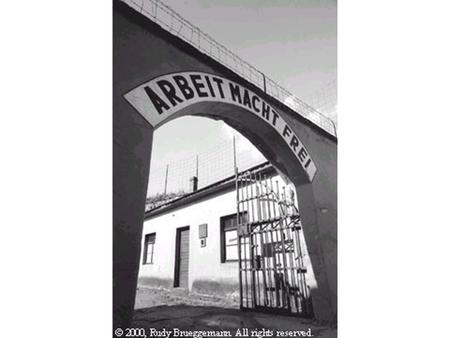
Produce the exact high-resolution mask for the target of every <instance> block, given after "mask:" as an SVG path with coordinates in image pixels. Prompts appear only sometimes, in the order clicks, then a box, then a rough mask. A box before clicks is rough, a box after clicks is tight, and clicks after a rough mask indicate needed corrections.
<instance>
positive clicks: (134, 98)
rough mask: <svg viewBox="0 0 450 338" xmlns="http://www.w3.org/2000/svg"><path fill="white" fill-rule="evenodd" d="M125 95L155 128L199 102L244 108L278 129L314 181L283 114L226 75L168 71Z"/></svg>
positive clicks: (310, 166)
mask: <svg viewBox="0 0 450 338" xmlns="http://www.w3.org/2000/svg"><path fill="white" fill-rule="evenodd" d="M124 97H125V99H126V100H127V101H128V102H129V103H130V104H131V105H132V106H133V107H134V108H135V109H136V110H137V111H138V112H139V113H140V114H141V115H142V116H143V117H144V118H145V119H146V120H147V121H148V122H149V123H150V124H151V125H152V126H153V127H157V126H159V125H161V124H163V123H164V121H165V120H167V119H168V118H169V117H170V116H172V115H173V114H175V113H176V112H178V111H180V110H182V109H184V108H187V107H188V106H190V105H193V104H196V103H199V102H222V103H228V104H232V105H235V106H238V107H241V108H244V109H245V110H247V111H249V112H251V113H252V114H254V115H256V116H258V117H259V118H261V119H262V120H263V121H265V122H266V123H267V124H269V125H270V126H271V127H272V128H274V129H275V130H276V131H277V133H278V134H279V135H280V136H281V137H282V138H283V140H284V141H285V142H286V144H287V145H288V147H289V149H290V150H291V151H292V152H293V153H294V154H295V157H296V158H297V159H298V161H299V162H300V164H301V166H302V167H303V169H304V170H305V171H306V173H307V174H308V177H309V180H310V181H312V180H313V178H314V175H315V173H316V171H317V167H316V165H315V164H314V162H313V160H312V159H311V156H310V155H309V152H308V151H307V150H306V148H305V146H304V145H303V143H302V142H301V141H300V138H299V137H298V135H296V134H295V132H294V131H293V130H294V129H293V128H292V127H291V126H289V125H288V124H287V122H286V121H285V120H284V119H283V118H282V117H281V116H280V114H279V113H278V112H277V111H276V110H275V109H274V108H273V107H272V106H271V105H269V104H268V103H267V102H266V101H265V100H264V99H263V98H261V97H260V96H259V95H257V94H255V93H254V92H253V91H251V90H249V89H247V88H246V87H244V86H241V85H240V84H238V83H236V82H233V81H230V80H228V79H226V78H223V77H220V76H218V75H215V74H208V73H203V72H180V73H172V74H166V75H162V76H159V77H157V78H155V79H152V80H150V81H148V82H146V83H143V84H141V85H140V86H138V87H136V88H134V89H132V90H131V91H129V92H128V93H126V94H125V95H124Z"/></svg>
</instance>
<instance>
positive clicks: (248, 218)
mask: <svg viewBox="0 0 450 338" xmlns="http://www.w3.org/2000/svg"><path fill="white" fill-rule="evenodd" d="M236 202H237V228H238V229H237V232H238V259H239V290H240V306H241V308H242V309H253V310H259V311H269V312H279V313H285V314H296V315H301V316H305V317H310V316H312V305H311V301H310V295H309V288H308V285H307V282H306V272H307V270H306V267H305V264H304V257H305V250H304V249H303V248H302V245H303V244H302V240H301V239H302V238H303V234H302V229H301V222H300V215H299V212H298V209H297V208H296V206H295V201H294V195H293V193H291V195H290V196H287V192H286V187H284V186H283V187H282V188H280V186H279V183H278V181H276V182H275V184H273V179H272V178H271V177H267V176H266V175H261V173H254V172H249V171H247V172H245V173H238V172H237V171H236Z"/></svg>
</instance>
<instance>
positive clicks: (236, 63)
mask: <svg viewBox="0 0 450 338" xmlns="http://www.w3.org/2000/svg"><path fill="white" fill-rule="evenodd" d="M121 1H122V2H125V3H127V4H128V5H129V6H130V7H132V8H133V9H135V10H136V11H138V12H139V13H141V14H143V15H144V16H146V17H147V18H149V19H150V20H152V21H153V22H155V23H157V24H158V25H160V26H161V27H162V28H164V29H166V30H167V31H168V32H169V33H171V34H173V35H175V36H178V37H179V38H181V39H183V40H184V41H186V42H188V43H189V44H191V45H192V46H194V47H195V48H197V49H198V50H200V51H202V52H203V53H205V54H207V55H208V56H210V57H211V58H213V59H214V60H216V61H218V62H219V63H221V64H223V65H225V66H226V67H228V68H230V69H232V70H233V71H234V72H236V73H237V74H239V75H240V76H242V77H243V78H244V79H246V80H247V81H249V82H251V83H253V84H254V85H256V86H257V87H259V88H260V89H262V90H263V91H264V92H266V93H267V94H268V95H270V96H272V97H274V98H276V99H277V100H278V101H280V102H281V103H283V104H284V105H286V106H288V107H290V108H291V109H292V110H294V111H296V112H297V113H299V114H300V115H302V116H303V117H304V118H306V119H308V120H310V121H311V122H313V123H314V124H316V125H317V126H319V127H321V128H322V129H324V130H325V131H327V132H328V133H330V134H332V135H334V136H337V135H336V127H335V124H334V122H333V120H331V119H330V118H328V117H327V116H325V115H324V114H322V113H321V112H320V111H318V110H317V109H315V108H313V107H312V106H310V105H309V104H307V103H306V102H304V101H302V100H300V99H299V98H298V97H296V96H295V95H293V94H292V93H290V92H289V91H288V90H286V89H285V88H283V87H281V86H280V85H279V84H277V83H276V82H275V81H274V80H272V79H271V78H269V77H268V76H266V75H265V74H264V73H263V72H261V71H260V70H258V69H256V68H255V67H254V66H252V65H250V64H249V63H248V62H246V61H244V60H243V59H242V58H240V57H239V56H238V55H236V54H235V53H233V52H232V51H230V50H229V49H228V48H227V47H225V46H224V45H222V44H220V43H218V42H217V41H216V40H214V39H213V38H212V37H211V36H209V35H208V34H207V33H205V32H203V31H202V30H200V28H198V27H197V26H194V25H193V24H192V23H190V22H189V21H188V20H186V19H184V18H183V17H182V16H181V15H180V14H178V13H177V12H175V11H174V10H173V9H172V8H171V7H169V6H168V5H166V4H164V3H162V2H161V1H159V0H121Z"/></svg>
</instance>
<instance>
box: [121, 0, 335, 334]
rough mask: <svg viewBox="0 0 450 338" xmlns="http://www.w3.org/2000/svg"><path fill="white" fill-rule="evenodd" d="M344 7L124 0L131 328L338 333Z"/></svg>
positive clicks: (124, 189)
mask: <svg viewBox="0 0 450 338" xmlns="http://www.w3.org/2000/svg"><path fill="white" fill-rule="evenodd" d="M336 6H337V4H336V1H333V0H330V1H315V0H313V1H276V2H273V1H154V0H144V1H140V0H126V1H114V8H113V27H114V32H113V53H114V55H113V86H114V97H113V99H114V102H113V123H114V130H113V137H114V162H113V164H114V167H113V184H114V195H113V201H114V206H113V208H114V219H113V222H114V230H113V231H114V232H113V240H114V248H113V252H114V257H113V264H114V271H113V273H114V275H113V277H114V281H113V282H114V284H113V288H114V289H113V296H114V298H113V303H114V329H115V335H116V336H118V337H119V336H120V335H121V334H126V330H125V328H128V327H132V328H133V330H136V329H135V328H138V329H139V330H140V331H139V332H141V333H144V332H145V333H146V334H147V335H149V334H153V335H158V334H166V332H170V334H172V335H173V336H174V337H175V336H177V335H183V334H185V335H186V334H189V333H190V334H194V333H192V332H195V331H196V330H197V331H199V332H203V333H199V334H200V336H201V337H204V336H211V335H213V336H233V337H234V336H237V337H239V336H248V335H250V336H251V335H254V334H264V332H266V333H267V334H270V333H272V334H273V332H275V335H276V332H280V334H285V335H288V336H299V337H336V327H337V79H336V76H337V70H336V63H337V60H336V58H337V55H336V53H337V41H336V33H337V32H336V30H337V27H336V25H337V8H336ZM216 39H217V40H216ZM224 40H225V41H226V43H225V42H224ZM177 330H179V331H177ZM260 330H263V331H260ZM264 330H265V331H264ZM133 332H135V331H133ZM258 332H263V333H258ZM200 336H199V337H200Z"/></svg>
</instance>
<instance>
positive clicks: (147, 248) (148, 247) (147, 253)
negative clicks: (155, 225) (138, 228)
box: [144, 233, 156, 264]
mask: <svg viewBox="0 0 450 338" xmlns="http://www.w3.org/2000/svg"><path fill="white" fill-rule="evenodd" d="M155 240H156V233H152V234H147V235H145V244H144V264H153V251H154V247H155Z"/></svg>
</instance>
